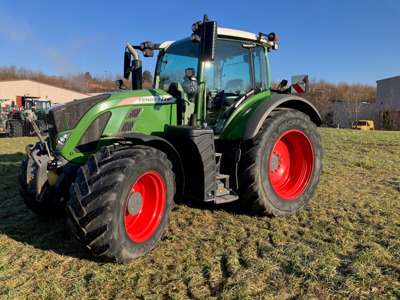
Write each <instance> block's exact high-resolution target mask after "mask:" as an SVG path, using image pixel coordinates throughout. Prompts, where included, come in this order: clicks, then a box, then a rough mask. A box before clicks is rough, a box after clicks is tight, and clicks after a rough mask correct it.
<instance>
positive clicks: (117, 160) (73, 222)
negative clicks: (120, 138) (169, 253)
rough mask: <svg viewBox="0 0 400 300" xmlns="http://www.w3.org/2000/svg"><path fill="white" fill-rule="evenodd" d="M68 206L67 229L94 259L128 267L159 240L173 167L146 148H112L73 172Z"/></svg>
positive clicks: (171, 193)
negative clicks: (73, 176)
mask: <svg viewBox="0 0 400 300" xmlns="http://www.w3.org/2000/svg"><path fill="white" fill-rule="evenodd" d="M70 192H71V198H70V201H69V202H68V203H67V213H68V220H67V226H68V228H69V229H70V231H71V233H72V235H73V236H74V238H75V239H76V240H77V242H78V244H79V245H80V246H83V247H84V248H86V249H88V250H89V251H90V252H91V253H92V254H93V255H95V256H99V257H101V258H103V259H106V260H110V261H117V262H120V263H128V262H129V261H131V260H132V259H135V258H138V257H141V256H143V255H145V254H146V253H148V252H149V251H150V250H152V249H153V248H154V247H155V246H156V245H157V243H158V241H159V240H160V239H161V237H162V236H163V235H164V232H165V228H166V226H167V225H168V223H169V220H170V212H171V210H172V208H173V204H174V202H173V198H174V194H175V177H174V173H173V172H172V164H171V162H170V161H169V160H168V159H167V157H166V155H165V154H164V153H163V152H161V151H159V150H157V149H154V148H150V147H145V146H135V147H122V146H118V145H112V146H108V147H104V148H102V149H101V150H100V151H99V152H98V153H95V154H93V155H92V156H91V157H90V158H89V160H88V162H87V163H86V165H84V166H83V167H81V169H80V170H79V171H78V176H77V179H76V181H75V183H74V185H73V186H72V187H71V190H70Z"/></svg>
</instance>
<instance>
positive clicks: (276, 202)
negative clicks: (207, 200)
mask: <svg viewBox="0 0 400 300" xmlns="http://www.w3.org/2000/svg"><path fill="white" fill-rule="evenodd" d="M322 152H323V151H322V146H321V138H320V136H319V134H318V132H317V128H316V126H315V124H314V123H312V122H311V120H310V118H309V117H308V116H307V115H306V114H304V113H302V112H300V111H296V110H292V109H279V110H276V111H273V112H272V113H271V114H270V115H269V116H268V118H267V119H266V120H265V122H264V124H263V126H262V127H261V129H260V131H259V132H258V134H257V135H256V136H255V137H254V138H253V139H252V140H249V141H246V142H245V143H244V145H243V148H242V153H243V154H242V158H241V161H240V165H239V168H240V172H239V174H240V178H239V189H240V194H241V199H242V200H243V201H244V202H246V203H248V204H250V205H251V206H252V208H253V209H255V210H256V211H260V212H263V213H265V214H269V215H275V216H285V215H290V214H292V213H295V212H297V211H298V210H300V209H302V208H303V207H305V206H306V205H307V203H308V202H309V201H310V199H311V198H312V197H313V196H314V192H315V189H316V187H317V185H318V182H319V176H320V173H321V170H322Z"/></svg>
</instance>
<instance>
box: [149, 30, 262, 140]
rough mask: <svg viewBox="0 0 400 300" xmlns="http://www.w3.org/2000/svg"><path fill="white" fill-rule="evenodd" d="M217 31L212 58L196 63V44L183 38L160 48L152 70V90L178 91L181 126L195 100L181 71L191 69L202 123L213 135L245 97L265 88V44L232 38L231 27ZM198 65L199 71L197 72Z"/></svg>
mask: <svg viewBox="0 0 400 300" xmlns="http://www.w3.org/2000/svg"><path fill="white" fill-rule="evenodd" d="M218 33H219V34H220V37H219V38H218V39H217V41H216V53H215V58H214V60H213V61H211V60H210V61H205V62H200V64H199V59H198V58H199V51H200V50H199V45H198V44H196V43H193V42H192V41H191V40H190V39H189V38H187V39H183V40H180V41H177V42H174V43H172V44H170V45H169V46H168V47H166V48H165V49H164V50H163V51H162V53H161V55H160V56H159V60H158V63H157V67H156V73H155V88H156V89H157V88H158V89H163V90H164V91H166V92H169V93H171V94H173V93H174V91H175V90H177V91H179V92H180V95H181V97H182V109H183V113H182V119H181V120H180V121H181V122H182V124H183V125H188V124H189V122H190V116H191V115H192V114H193V113H194V112H195V103H196V97H195V95H194V94H193V93H191V92H190V91H189V90H188V89H187V88H185V86H187V84H186V83H185V81H188V80H189V79H188V77H187V76H186V75H185V70H187V69H192V70H193V71H194V73H195V74H196V75H197V76H196V78H197V77H199V78H201V79H200V80H201V84H202V85H203V87H202V92H203V93H204V94H203V95H202V96H203V98H204V99H203V101H201V102H202V103H203V105H202V110H203V112H205V114H204V113H203V117H204V119H203V122H205V123H206V124H207V125H208V126H210V127H211V128H213V129H214V133H215V134H219V133H221V130H222V128H223V126H224V124H225V122H226V121H227V119H228V118H229V116H230V115H231V114H232V113H233V111H234V110H235V109H236V108H237V107H238V106H239V105H240V104H241V103H242V102H243V101H244V100H245V99H247V98H249V96H250V95H254V94H257V93H259V92H261V91H266V90H267V89H268V87H269V78H268V60H267V55H266V51H267V49H266V47H265V45H263V44H261V43H260V44H256V43H250V42H244V41H243V40H235V39H233V37H236V38H237V36H238V31H235V30H227V29H221V28H220V29H218ZM239 33H242V35H243V32H239ZM222 34H224V36H223V35H222ZM245 34H246V33H245ZM199 66H200V68H202V71H203V74H198V73H199ZM199 75H200V76H199Z"/></svg>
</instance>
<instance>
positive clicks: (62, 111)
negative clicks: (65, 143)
mask: <svg viewBox="0 0 400 300" xmlns="http://www.w3.org/2000/svg"><path fill="white" fill-rule="evenodd" d="M110 96H111V95H110V94H102V95H99V96H95V97H90V98H86V99H82V100H75V101H72V102H69V103H66V104H64V105H60V106H57V107H53V108H51V109H50V110H49V113H48V114H47V122H48V123H49V125H51V126H49V132H50V134H51V135H52V136H53V137H54V136H55V135H56V134H57V133H58V132H61V131H65V130H70V129H74V128H75V126H76V125H77V124H78V122H79V121H80V120H81V119H82V117H83V116H84V115H85V114H86V113H87V112H88V111H89V110H90V109H91V108H92V107H93V106H95V105H96V104H98V103H100V102H101V101H104V100H107V99H108V98H110Z"/></svg>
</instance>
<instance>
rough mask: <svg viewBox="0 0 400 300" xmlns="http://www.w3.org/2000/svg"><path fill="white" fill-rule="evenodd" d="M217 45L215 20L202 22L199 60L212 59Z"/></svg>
mask: <svg viewBox="0 0 400 300" xmlns="http://www.w3.org/2000/svg"><path fill="white" fill-rule="evenodd" d="M216 46H217V22H215V21H209V22H204V23H203V24H202V26H201V39H200V60H201V61H213V60H214V59H215V51H216Z"/></svg>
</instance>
